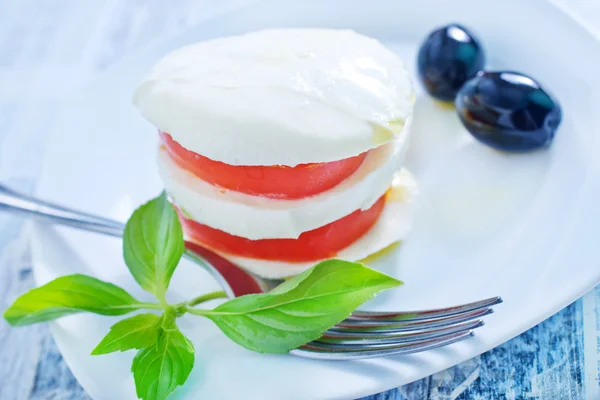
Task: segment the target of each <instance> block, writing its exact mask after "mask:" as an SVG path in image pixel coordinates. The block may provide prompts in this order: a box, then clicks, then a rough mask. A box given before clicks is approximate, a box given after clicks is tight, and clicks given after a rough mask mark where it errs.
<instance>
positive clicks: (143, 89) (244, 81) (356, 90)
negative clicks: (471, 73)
mask: <svg viewBox="0 0 600 400" xmlns="http://www.w3.org/2000/svg"><path fill="white" fill-rule="evenodd" d="M134 103H135V104H136V106H137V107H138V108H139V110H140V111H141V113H142V115H143V116H144V117H145V118H146V119H148V120H149V121H150V122H151V123H152V124H154V125H155V126H156V127H157V128H158V129H159V135H160V140H161V146H160V150H159V157H158V158H159V172H160V175H161V178H162V180H163V182H164V185H165V187H166V190H167V192H168V193H169V195H170V197H171V199H172V200H173V203H174V204H175V206H176V207H177V209H178V210H179V214H180V217H181V221H182V224H183V227H184V231H185V233H186V236H187V237H188V239H189V240H192V241H194V242H197V243H199V244H201V245H202V246H205V247H208V248H210V249H212V250H213V251H215V252H217V253H219V254H220V255H221V256H223V257H225V258H227V259H229V260H230V261H232V262H234V263H235V264H237V265H239V266H241V267H244V268H246V269H248V270H250V271H251V272H253V273H256V274H258V275H261V276H264V277H269V278H280V277H285V276H290V275H294V274H297V273H299V272H302V271H303V270H305V269H307V268H309V267H311V266H312V265H314V264H315V263H316V262H318V261H320V260H323V259H327V258H333V257H336V258H342V259H347V260H352V261H354V260H360V259H362V258H364V257H366V256H368V255H369V254H371V253H374V252H377V251H379V250H381V249H383V248H385V247H387V246H389V245H390V244H392V243H394V242H396V241H398V240H400V239H402V238H403V237H404V236H405V235H406V233H407V232H408V230H409V229H410V227H411V224H412V218H411V196H412V195H413V194H414V192H415V187H416V184H415V182H414V180H413V179H412V177H411V176H410V174H409V173H408V172H406V171H401V167H402V163H403V159H404V155H405V151H406V148H407V145H408V141H409V132H410V122H411V115H412V108H413V103H414V94H413V91H412V85H411V82H410V78H409V76H408V73H407V72H406V70H405V67H404V65H403V63H402V61H401V60H400V58H398V57H397V56H396V55H395V54H394V53H392V52H391V51H389V50H388V49H386V48H385V47H384V46H383V45H381V44H380V43H379V42H377V41H376V40H374V39H371V38H368V37H365V36H362V35H359V34H357V33H355V32H352V31H346V30H324V29H284V30H265V31H259V32H254V33H250V34H246V35H242V36H236V37H229V38H222V39H216V40H211V41H207V42H202V43H198V44H193V45H189V46H186V47H183V48H181V49H179V50H176V51H174V52H173V53H171V54H169V55H167V56H166V57H165V58H163V59H162V60H160V61H159V62H158V63H157V64H156V66H155V67H154V68H153V70H152V71H151V72H150V74H149V75H148V76H147V77H146V78H145V79H144V80H143V82H142V83H141V84H140V85H139V87H138V89H137V90H136V93H135V96H134Z"/></svg>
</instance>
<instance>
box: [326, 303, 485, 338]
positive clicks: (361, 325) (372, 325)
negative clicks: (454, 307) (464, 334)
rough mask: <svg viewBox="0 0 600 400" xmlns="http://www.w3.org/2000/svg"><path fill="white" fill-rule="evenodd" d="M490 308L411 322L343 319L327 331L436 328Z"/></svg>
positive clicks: (473, 316)
mask: <svg viewBox="0 0 600 400" xmlns="http://www.w3.org/2000/svg"><path fill="white" fill-rule="evenodd" d="M493 312H494V311H493V310H492V309H491V308H484V309H481V310H475V311H470V312H467V313H463V314H458V315H453V316H450V317H444V318H437V319H429V320H417V321H412V322H403V321H393V322H388V321H347V320H344V321H342V322H341V323H339V324H337V325H335V326H334V327H333V328H331V329H329V331H328V332H330V331H332V332H341V331H343V332H356V333H360V334H363V335H369V333H374V334H381V333H391V332H396V333H398V332H408V331H417V330H424V329H436V328H443V327H447V326H451V325H455V324H459V323H462V322H467V321H471V320H474V319H478V318H481V317H484V316H486V315H489V314H491V313H493Z"/></svg>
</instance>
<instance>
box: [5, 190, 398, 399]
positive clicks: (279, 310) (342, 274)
mask: <svg viewBox="0 0 600 400" xmlns="http://www.w3.org/2000/svg"><path fill="white" fill-rule="evenodd" d="M183 251H184V238H183V231H182V229H181V224H180V222H179V219H178V218H177V213H176V212H175V210H174V209H173V207H172V205H171V204H170V203H169V202H168V200H167V197H166V195H165V193H164V192H163V193H162V194H161V195H160V196H159V197H157V198H155V199H153V200H150V201H149V202H147V203H146V204H144V205H142V206H141V207H140V208H138V209H137V210H136V211H135V212H134V213H133V215H132V216H131V218H129V221H128V222H127V225H126V228H125V233H124V237H123V257H124V259H125V263H126V264H127V267H128V268H129V271H130V272H131V274H132V275H133V277H134V278H135V280H136V282H137V283H138V284H139V285H140V286H141V287H142V288H143V289H144V290H146V291H148V292H150V293H152V294H153V295H154V296H155V297H156V299H157V302H156V303H147V302H141V301H139V300H136V299H135V298H134V297H133V296H131V295H130V294H129V293H128V292H127V291H125V290H124V289H122V288H120V287H118V286H115V285H114V284H112V283H109V282H104V281H101V280H99V279H96V278H93V277H90V276H86V275H79V274H78V275H67V276H63V277H60V278H57V279H55V280H53V281H51V282H49V283H47V284H45V285H43V286H41V287H38V288H36V289H33V290H30V291H29V292H27V293H25V294H23V295H22V296H21V297H19V298H18V299H17V300H16V301H15V302H14V303H13V304H12V305H11V306H10V307H9V308H8V309H7V310H6V311H5V312H4V318H5V319H6V321H8V323H9V324H11V325H12V326H24V325H31V324H35V323H39V322H44V321H49V320H53V319H56V318H59V317H62V316H66V315H71V314H75V313H79V312H90V313H95V314H100V315H112V316H115V315H116V316H118V315H124V314H127V313H130V312H134V311H138V310H151V311H153V312H145V313H141V314H136V315H134V316H132V317H128V318H125V319H123V320H121V321H119V322H117V323H116V324H114V325H113V326H112V327H111V328H110V331H109V332H108V334H107V335H106V336H105V337H104V339H102V341H101V342H100V343H99V344H98V345H97V346H96V348H95V349H93V350H92V355H100V354H108V353H112V352H116V351H128V350H137V354H136V355H135V357H134V359H133V364H132V368H131V370H132V372H133V377H134V381H135V386H136V393H137V396H138V397H139V398H140V399H143V400H164V399H166V398H167V397H168V396H169V395H170V394H171V393H172V392H173V391H174V390H175V389H176V388H177V387H178V386H181V385H183V384H184V383H185V381H186V380H187V378H188V376H189V374H190V372H191V370H192V368H193V366H194V346H193V344H192V343H191V342H190V340H189V339H188V338H186V337H185V335H184V334H183V333H182V332H181V331H180V330H179V328H178V326H177V318H179V317H181V316H182V315H183V314H185V313H190V314H194V315H199V316H204V317H207V318H209V319H211V320H212V321H213V322H214V323H215V324H216V325H217V326H218V327H219V328H220V329H221V331H223V333H224V334H225V335H227V336H228V337H229V338H230V339H231V340H233V341H234V342H236V343H238V344H240V345H241V346H244V347H245V348H247V349H250V350H253V351H257V352H261V353H286V352H288V351H290V350H291V349H294V348H297V347H299V346H301V345H303V344H305V343H308V342H310V341H311V340H315V339H317V338H319V337H320V336H321V335H322V334H323V332H325V331H326V330H327V329H329V328H331V327H332V326H333V325H335V324H337V323H338V322H340V321H342V320H343V319H345V318H346V317H348V316H349V315H350V313H351V312H352V311H354V310H355V309H356V308H357V307H358V306H359V305H361V304H362V303H364V302H365V301H367V300H369V299H370V298H372V297H373V296H375V295H376V294H377V293H378V292H380V291H382V290H385V289H390V288H393V287H396V286H398V285H401V284H402V282H400V281H398V280H396V279H394V278H392V277H389V276H387V275H384V274H382V273H380V272H377V271H374V270H372V269H370V268H368V267H366V266H364V265H362V264H360V263H354V262H348V261H342V260H327V261H323V262H321V263H319V264H317V265H315V266H314V267H312V268H310V269H309V270H307V271H305V272H304V273H302V274H300V275H298V276H296V277H294V278H291V279H289V280H287V281H286V282H284V283H283V284H281V285H280V286H278V287H277V288H275V289H274V290H272V291H271V292H269V293H264V294H253V295H247V296H242V297H238V298H236V299H233V300H229V301H226V302H224V303H222V304H220V305H219V306H217V307H216V308H214V309H212V310H209V309H205V308H199V307H196V306H197V305H198V304H201V303H203V302H204V301H206V300H210V299H215V298H217V297H225V295H224V293H223V292H215V293H209V294H204V295H201V296H199V297H197V298H195V299H191V300H190V301H187V302H183V303H178V304H168V303H167V300H166V296H165V293H166V292H167V289H168V287H169V283H170V281H171V277H172V276H173V273H174V272H175V269H176V267H177V265H178V263H179V261H180V259H181V256H182V254H183Z"/></svg>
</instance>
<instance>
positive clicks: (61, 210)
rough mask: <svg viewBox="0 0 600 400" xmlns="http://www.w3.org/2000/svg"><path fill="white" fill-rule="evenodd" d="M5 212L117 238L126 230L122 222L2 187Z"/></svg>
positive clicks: (1, 208)
mask: <svg viewBox="0 0 600 400" xmlns="http://www.w3.org/2000/svg"><path fill="white" fill-rule="evenodd" d="M5 210H6V211H9V212H12V213H16V214H21V215H23V216H28V217H33V218H35V219H38V220H43V221H46V222H51V223H54V224H59V225H67V226H71V227H73V228H77V229H82V230H85V231H92V232H97V233H102V234H105V235H110V236H116V237H122V236H123V231H124V229H125V224H123V223H122V222H118V221H114V220H111V219H108V218H102V217H98V216H96V215H92V214H88V213H84V212H81V211H77V210H73V209H70V208H66V207H63V206H60V205H58V204H54V203H50V202H47V201H44V200H40V199H37V198H35V197H31V196H27V195H25V194H22V193H18V192H15V191H14V190H11V189H9V188H7V187H6V186H3V185H0V211H5Z"/></svg>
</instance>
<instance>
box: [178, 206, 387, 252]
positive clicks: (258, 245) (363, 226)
mask: <svg viewBox="0 0 600 400" xmlns="http://www.w3.org/2000/svg"><path fill="white" fill-rule="evenodd" d="M384 206H385V196H382V197H381V198H380V199H379V200H377V201H376V202H375V204H373V205H372V206H371V208H369V209H367V210H357V211H354V212H353V213H351V214H349V215H347V216H345V217H343V218H341V219H338V220H337V221H334V222H332V223H330V224H327V225H325V226H322V227H320V228H317V229H314V230H312V231H308V232H304V233H302V234H301V235H300V237H298V239H260V240H250V239H246V238H243V237H240V236H235V235H230V234H229V233H226V232H223V231H221V230H219V229H214V228H211V227H209V226H206V225H203V224H200V223H198V222H196V221H193V220H190V219H187V218H185V217H184V216H183V215H182V213H181V212H179V210H178V212H179V217H180V219H181V223H182V226H183V230H184V232H185V233H186V234H187V236H188V237H189V238H190V240H191V241H194V242H197V243H200V244H202V245H203V246H207V247H208V248H211V249H214V250H217V251H223V252H226V253H229V254H233V255H237V256H243V257H250V258H258V259H263V260H277V261H288V262H302V261H314V260H322V259H325V258H331V257H335V255H336V254H337V253H338V252H339V251H340V250H342V249H344V248H345V247H348V246H349V245H350V244H352V243H354V242H355V241H356V240H357V239H359V238H360V237H361V236H363V235H364V234H365V233H366V232H367V231H368V230H369V229H370V228H371V227H372V226H373V225H374V224H375V222H376V221H377V219H378V218H379V216H380V215H381V212H382V211H383V207H384Z"/></svg>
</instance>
